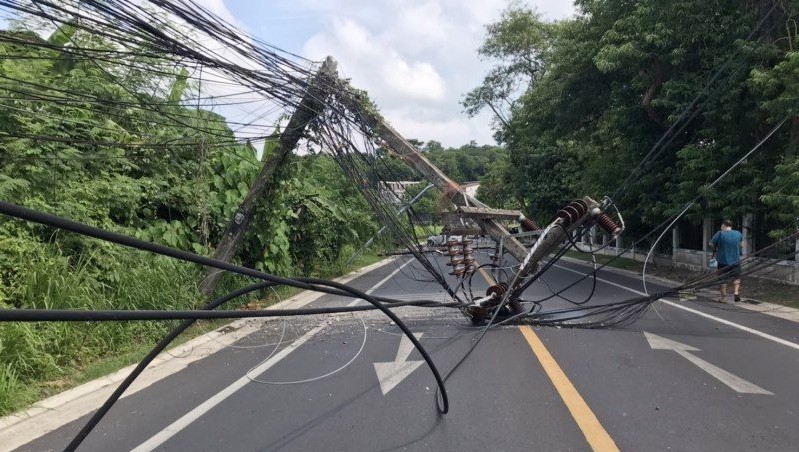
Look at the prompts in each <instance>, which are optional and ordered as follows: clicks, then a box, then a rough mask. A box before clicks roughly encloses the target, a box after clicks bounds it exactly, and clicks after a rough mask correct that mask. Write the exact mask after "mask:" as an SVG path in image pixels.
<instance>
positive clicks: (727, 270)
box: [717, 263, 741, 278]
mask: <svg viewBox="0 0 799 452" xmlns="http://www.w3.org/2000/svg"><path fill="white" fill-rule="evenodd" d="M717 274H718V275H719V276H725V277H728V278H738V277H739V276H741V264H739V263H736V264H722V263H719V268H718V270H717Z"/></svg>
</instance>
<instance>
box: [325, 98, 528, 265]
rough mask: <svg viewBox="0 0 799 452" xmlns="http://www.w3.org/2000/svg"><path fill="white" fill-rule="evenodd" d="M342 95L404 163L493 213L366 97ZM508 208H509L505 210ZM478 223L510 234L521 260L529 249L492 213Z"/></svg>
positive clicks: (460, 201) (509, 244)
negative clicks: (367, 105)
mask: <svg viewBox="0 0 799 452" xmlns="http://www.w3.org/2000/svg"><path fill="white" fill-rule="evenodd" d="M339 91H340V95H341V96H342V98H341V101H342V103H343V104H344V105H345V106H346V107H347V109H349V110H350V111H354V112H358V113H359V115H360V116H361V117H362V118H363V120H364V122H365V123H366V125H368V126H369V128H371V129H372V131H373V132H374V133H375V134H376V135H377V136H378V137H379V138H380V139H381V140H383V141H384V142H385V143H386V145H387V147H388V149H389V151H391V152H393V153H394V154H395V155H397V156H398V157H399V158H400V159H402V160H403V161H404V162H405V163H407V164H409V165H410V166H413V167H414V168H416V170H417V171H419V172H420V173H421V174H422V175H423V176H424V177H425V178H426V179H427V180H428V181H430V183H431V184H433V185H434V186H435V187H436V188H438V189H439V190H441V191H442V192H443V193H444V195H445V196H446V197H448V198H449V199H450V200H451V201H452V203H453V204H455V205H456V206H462V207H479V208H482V209H483V211H484V212H485V213H487V214H490V213H491V211H493V209H490V208H488V206H486V205H485V204H483V203H482V202H480V201H478V200H477V199H475V198H473V197H471V196H469V195H468V194H466V192H465V191H463V190H462V189H461V186H460V185H458V184H457V183H456V182H455V181H453V180H452V179H450V178H449V177H447V175H446V174H444V173H443V172H442V171H441V170H440V169H438V168H437V167H436V166H435V165H433V163H432V162H430V160H428V159H427V157H425V156H424V155H423V154H422V153H421V152H419V151H418V150H417V149H416V148H415V147H413V145H411V144H410V143H408V141H407V140H406V139H405V138H403V137H402V135H400V134H399V133H398V132H397V131H396V130H394V128H393V127H391V126H390V125H388V123H386V122H385V121H384V120H383V118H382V117H380V115H379V114H377V113H376V112H374V111H373V110H372V109H370V108H367V107H366V105H365V102H366V99H363V98H361V97H359V96H357V95H356V94H354V93H352V92H351V91H348V90H346V89H342V90H339ZM502 212H507V211H502ZM519 217H520V218H519V219H520V220H521V219H524V216H523V215H521V213H519ZM474 220H475V221H476V222H477V224H478V225H480V227H481V228H482V229H483V230H484V231H485V232H486V233H488V234H489V235H490V236H491V237H493V238H494V239H495V240H497V241H499V240H500V239H501V238H503V237H507V238H506V239H505V240H506V245H505V246H506V248H507V250H508V252H510V253H511V255H512V256H513V257H515V258H516V259H518V260H519V261H520V262H521V261H522V260H524V258H525V256H526V255H527V249H526V248H525V247H524V245H522V244H521V243H520V242H519V241H518V240H516V238H515V237H509V235H510V233H509V232H508V231H507V230H506V229H505V227H503V226H502V224H500V223H499V222H498V221H496V220H495V219H494V218H491V215H486V216H484V217H482V218H481V217H479V216H478V217H477V218H475V219H474Z"/></svg>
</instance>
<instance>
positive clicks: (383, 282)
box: [347, 259, 413, 306]
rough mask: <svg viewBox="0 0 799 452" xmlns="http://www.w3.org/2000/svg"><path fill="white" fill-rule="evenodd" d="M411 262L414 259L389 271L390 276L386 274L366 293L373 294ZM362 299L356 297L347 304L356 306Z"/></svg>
mask: <svg viewBox="0 0 799 452" xmlns="http://www.w3.org/2000/svg"><path fill="white" fill-rule="evenodd" d="M411 262H413V259H409V260H408V262H405V263H404V264H402V265H400V266H399V267H397V269H396V270H394V271H393V272H391V273H389V274H388V276H386V277H385V278H383V279H381V280H380V281H379V282H378V283H377V284H375V285H374V286H373V287H372V288H371V289H369V290H367V291H366V295H371V294H372V292H374V291H375V290H377V289H379V288H380V286H382V285H383V284H385V283H387V282H388V280H390V279H391V278H393V277H394V276H395V275H396V274H397V273H399V272H400V271H401V270H402V269H403V268H405V266H406V265H408V264H410V263H411ZM361 301H363V299H362V298H356V299H354V300H352V302H351V303H350V304H348V305H347V306H355V305H357V304H358V303H360V302H361Z"/></svg>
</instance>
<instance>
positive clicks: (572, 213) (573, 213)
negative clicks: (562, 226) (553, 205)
mask: <svg viewBox="0 0 799 452" xmlns="http://www.w3.org/2000/svg"><path fill="white" fill-rule="evenodd" d="M563 210H565V211H566V212H567V213H568V214H569V217H571V220H572V221H571V222H572V224H574V223H576V222H577V220H579V219H580V217H582V216H583V215H582V214H581V213H580V209H579V208H578V206H575V205H574V204H569V205H568V206H566V207H564V208H563Z"/></svg>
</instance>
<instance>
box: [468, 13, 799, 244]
mask: <svg viewBox="0 0 799 452" xmlns="http://www.w3.org/2000/svg"><path fill="white" fill-rule="evenodd" d="M576 6H577V11H578V12H577V15H576V17H574V18H573V19H568V20H562V21H559V22H554V23H546V22H543V21H542V20H541V18H540V17H539V16H538V15H537V14H536V13H535V12H534V11H532V10H530V9H529V8H527V7H525V6H524V5H522V4H519V3H511V4H510V6H509V8H508V9H507V10H506V11H505V12H504V13H503V15H502V17H501V18H500V21H499V22H497V23H495V24H491V25H489V26H488V27H487V37H486V40H485V44H484V46H483V47H482V48H481V49H480V53H481V54H482V55H484V56H488V57H491V58H494V59H495V60H496V61H497V65H496V67H495V69H494V70H493V71H492V72H491V73H490V74H489V76H488V77H487V78H486V81H485V82H484V83H483V84H482V85H481V86H480V87H478V88H477V89H476V90H475V91H472V92H471V93H469V94H467V95H466V97H465V99H464V104H465V106H466V108H467V111H469V112H471V113H475V112H476V111H479V109H481V108H484V107H486V106H490V105H489V103H488V100H492V101H493V99H495V97H496V98H500V97H502V96H505V95H506V94H508V93H510V92H511V91H509V90H505V89H503V88H497V86H500V87H504V86H511V85H513V84H515V85H514V86H521V87H522V88H521V89H520V93H519V94H518V96H517V97H513V98H511V99H508V100H507V102H506V105H510V107H509V108H508V110H506V113H503V112H500V113H499V114H508V115H509V116H508V117H507V118H502V119H501V120H499V121H498V122H497V129H496V132H497V134H496V136H497V137H498V139H499V140H500V141H501V142H503V143H504V144H505V145H506V146H507V150H508V154H509V164H508V165H506V166H505V167H504V169H503V172H502V175H501V176H499V175H495V176H494V177H492V178H490V179H489V181H488V183H487V184H485V185H487V186H486V187H485V190H486V191H487V192H488V191H493V192H496V193H503V196H504V199H505V200H506V201H510V200H517V201H520V202H521V203H522V204H523V206H524V207H525V209H527V211H528V213H531V214H533V215H534V216H535V217H538V218H539V219H540V220H542V221H547V220H549V218H551V216H552V214H553V213H554V212H555V210H556V209H558V208H559V207H561V205H562V204H564V203H565V202H567V201H568V200H570V199H572V198H575V197H580V196H583V195H586V194H587V195H591V196H602V195H611V194H613V193H615V192H616V191H617V189H618V188H619V186H620V185H621V184H622V182H623V181H625V180H626V179H627V178H628V176H629V175H630V174H631V173H632V172H633V170H634V168H635V167H636V166H637V165H638V164H639V162H641V161H642V159H643V158H644V156H645V155H647V153H648V152H649V150H650V149H652V148H653V146H655V145H656V143H658V140H660V139H661V137H662V136H664V134H665V133H666V132H667V131H668V130H669V128H670V127H671V126H673V125H675V124H677V125H678V126H679V127H678V129H677V131H675V130H671V131H670V132H671V133H670V134H669V135H667V138H666V140H665V141H664V143H665V144H666V145H665V146H659V147H658V148H657V149H659V150H658V151H656V153H655V155H656V158H654V159H651V160H650V161H648V162H647V164H646V165H645V166H644V167H643V168H641V170H640V171H639V172H638V174H637V175H636V176H635V177H634V178H633V179H632V180H630V181H628V183H627V184H625V186H624V187H623V190H622V191H621V192H620V193H619V194H618V199H616V201H617V202H618V203H619V204H620V205H622V206H623V207H624V210H625V212H626V213H627V218H628V219H629V221H628V223H630V224H631V226H632V228H633V232H637V233H642V232H644V231H648V230H649V229H650V228H651V227H652V226H653V225H655V224H657V223H658V222H659V221H661V220H662V219H664V218H666V217H668V216H669V215H672V214H674V213H675V211H676V210H677V209H678V208H679V207H680V206H682V205H683V204H684V203H685V202H686V201H688V200H690V199H691V198H693V197H694V196H695V195H696V194H697V193H700V192H701V193H703V195H704V196H703V199H702V202H701V204H700V205H699V206H697V207H696V208H695V209H693V210H692V211H691V212H690V213H689V215H690V216H689V218H693V219H698V218H700V217H703V216H715V217H721V216H728V217H737V218H740V216H741V215H744V214H754V215H755V216H756V217H757V218H758V219H760V220H762V221H761V222H762V223H763V224H769V225H770V229H772V230H773V231H777V232H778V231H780V230H784V229H786V228H795V227H796V218H797V217H798V216H799V202H798V201H797V199H799V198H798V197H797V195H798V194H799V179H796V168H797V165H799V163H797V158H799V157H797V152H796V148H797V140H799V120H797V105H799V99H798V98H797V93H798V92H797V82H799V76H797V74H799V71H798V70H799V66H797V64H799V58H797V51H796V43H797V42H799V41H797V39H798V38H799V35H797V29H796V26H795V24H796V13H797V9H798V8H797V2H796V1H790V2H775V1H763V2H736V1H730V0H711V1H699V0H684V1H678V2H659V1H655V0H644V1H640V2H628V1H625V0H601V1H600V0H580V1H577V2H576ZM519 67H521V68H524V69H517V68H519ZM528 69H534V70H528ZM497 74H500V75H501V76H500V77H499V78H500V79H502V80H503V81H502V83H501V84H500V85H497V84H496V83H494V80H495V77H494V76H495V75H497ZM706 86H707V88H705V87H706ZM480 91H482V92H491V93H495V94H496V96H495V97H491V96H487V97H485V96H484V97H481V96H476V95H475V93H477V92H480ZM479 99H488V100H486V101H485V102H483V103H481V102H479V101H478V100H479ZM694 99H698V101H697V102H696V103H694V104H692V102H693V100H694ZM496 102H497V105H499V101H496ZM503 102H505V100H504V99H503ZM496 112H497V110H496V109H495V113H496ZM683 114H687V116H689V117H692V120H691V122H690V123H689V124H688V125H687V126H685V127H682V124H683V122H681V121H683V120H684V119H685V117H684V116H681V115H683ZM785 117H789V118H790V119H789V123H788V125H787V126H785V127H783V128H782V129H780V130H779V131H778V132H777V133H776V134H775V135H774V136H773V137H772V138H771V139H770V140H768V141H767V142H766V143H765V144H764V145H763V147H762V148H761V149H760V150H759V151H758V152H757V153H755V154H753V155H752V157H751V158H749V159H748V160H747V161H746V162H745V163H744V164H743V165H742V166H741V167H739V168H738V169H737V170H735V171H734V172H732V173H731V174H730V175H729V176H728V177H726V178H725V179H724V180H722V181H721V183H719V185H717V186H716V187H715V188H714V189H713V190H709V191H705V190H704V187H705V186H706V185H707V184H708V183H709V182H711V181H713V180H714V179H715V178H716V177H718V176H719V175H720V174H722V173H723V172H724V171H725V170H726V169H727V168H729V167H730V165H732V164H733V163H734V162H736V161H737V160H738V159H740V158H741V157H742V156H743V154H744V153H745V152H747V151H748V150H749V149H751V148H752V147H753V146H754V145H755V144H756V143H757V142H758V141H760V140H761V139H762V138H764V137H765V136H766V134H767V133H768V131H769V130H770V129H771V128H772V127H773V126H774V125H775V124H777V123H779V122H780V121H781V120H782V119H783V118H785ZM661 144H663V143H661ZM482 189H483V188H482V187H481V190H482Z"/></svg>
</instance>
